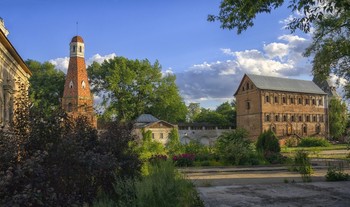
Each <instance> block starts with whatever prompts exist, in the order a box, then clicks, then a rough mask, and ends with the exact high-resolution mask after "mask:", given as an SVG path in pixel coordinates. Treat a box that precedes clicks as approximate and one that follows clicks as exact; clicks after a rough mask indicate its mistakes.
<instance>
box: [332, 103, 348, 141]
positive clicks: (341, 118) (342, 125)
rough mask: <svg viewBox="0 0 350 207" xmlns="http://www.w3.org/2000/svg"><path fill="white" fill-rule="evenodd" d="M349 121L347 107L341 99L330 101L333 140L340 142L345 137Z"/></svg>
mask: <svg viewBox="0 0 350 207" xmlns="http://www.w3.org/2000/svg"><path fill="white" fill-rule="evenodd" d="M347 120H348V113H347V107H346V104H345V103H344V102H342V101H341V100H339V99H336V98H332V99H331V100H330V101H329V131H330V135H331V137H332V138H333V139H336V140H338V139H339V138H341V137H342V135H344V133H345V130H346V125H347Z"/></svg>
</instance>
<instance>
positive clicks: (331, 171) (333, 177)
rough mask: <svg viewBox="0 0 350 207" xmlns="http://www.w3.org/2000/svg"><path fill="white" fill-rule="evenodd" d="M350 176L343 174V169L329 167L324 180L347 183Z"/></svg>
mask: <svg viewBox="0 0 350 207" xmlns="http://www.w3.org/2000/svg"><path fill="white" fill-rule="evenodd" d="M349 178H350V176H349V174H348V173H344V170H343V167H341V166H339V167H334V166H333V167H329V168H328V171H327V174H326V180H327V181H347V180H349Z"/></svg>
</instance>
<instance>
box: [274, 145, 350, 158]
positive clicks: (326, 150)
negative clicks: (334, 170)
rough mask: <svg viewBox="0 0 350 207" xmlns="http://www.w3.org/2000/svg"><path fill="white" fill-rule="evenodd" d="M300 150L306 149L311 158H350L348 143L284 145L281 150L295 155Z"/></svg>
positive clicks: (286, 153)
mask: <svg viewBox="0 0 350 207" xmlns="http://www.w3.org/2000/svg"><path fill="white" fill-rule="evenodd" d="M298 150H304V151H307V152H308V153H309V156H310V157H311V158H324V159H349V153H350V151H349V150H348V145H347V144H336V145H331V146H329V147H282V148H281V152H282V154H283V155H285V156H288V157H293V156H294V154H295V152H296V151H298Z"/></svg>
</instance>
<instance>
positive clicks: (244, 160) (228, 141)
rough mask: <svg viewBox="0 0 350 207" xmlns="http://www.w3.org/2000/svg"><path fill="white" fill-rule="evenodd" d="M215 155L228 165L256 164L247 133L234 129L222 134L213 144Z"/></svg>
mask: <svg viewBox="0 0 350 207" xmlns="http://www.w3.org/2000/svg"><path fill="white" fill-rule="evenodd" d="M215 150H216V153H217V154H218V155H219V156H220V158H221V159H222V160H224V161H226V162H227V163H229V164H234V165H243V164H257V163H251V162H255V159H254V158H255V156H254V148H253V146H252V143H251V141H250V140H249V139H248V132H247V131H246V130H244V129H236V130H235V131H232V132H226V133H224V134H222V135H221V136H220V137H219V138H218V139H217V141H216V143H215Z"/></svg>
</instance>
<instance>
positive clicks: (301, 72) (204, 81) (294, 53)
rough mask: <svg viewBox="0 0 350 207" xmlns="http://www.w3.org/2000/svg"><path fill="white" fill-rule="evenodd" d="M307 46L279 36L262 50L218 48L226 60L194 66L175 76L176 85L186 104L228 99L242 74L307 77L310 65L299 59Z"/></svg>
mask: <svg viewBox="0 0 350 207" xmlns="http://www.w3.org/2000/svg"><path fill="white" fill-rule="evenodd" d="M308 44H309V40H307V39H305V38H302V37H299V36H297V35H282V36H280V37H278V38H277V41H276V42H271V43H267V44H265V45H264V46H263V49H262V50H257V49H251V50H243V51H232V50H231V49H230V48H221V49H220V50H221V52H222V53H223V54H224V55H228V56H229V57H230V59H228V60H225V61H222V60H221V61H214V62H203V63H201V64H194V65H193V66H191V67H189V68H188V69H187V70H186V71H184V72H181V73H178V74H177V84H178V86H179V88H180V92H181V94H182V96H183V97H184V99H185V101H186V102H187V103H188V102H200V103H204V102H208V101H209V100H212V101H215V100H216V101H217V100H228V99H232V96H233V94H234V93H235V90H236V89H237V87H238V84H239V83H240V81H241V79H242V77H243V75H244V73H251V74H258V75H269V76H278V77H293V78H298V77H300V76H305V75H310V74H311V65H310V63H308V62H307V59H306V58H304V57H303V56H302V53H303V52H304V50H305V48H306V47H307V46H308Z"/></svg>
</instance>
